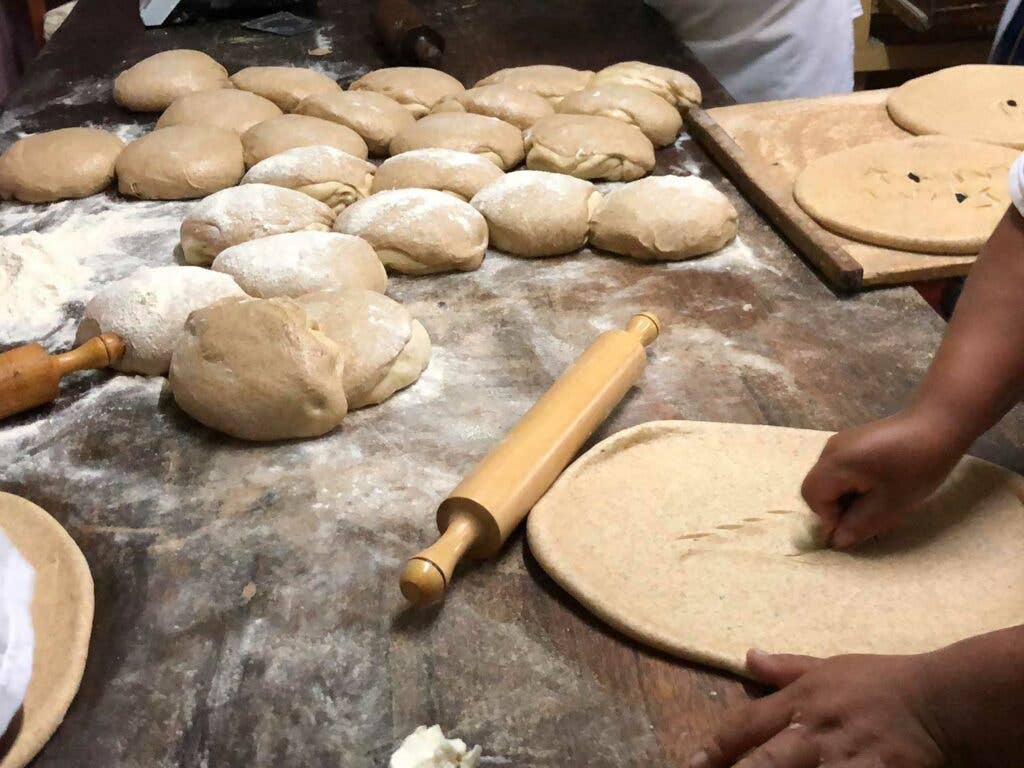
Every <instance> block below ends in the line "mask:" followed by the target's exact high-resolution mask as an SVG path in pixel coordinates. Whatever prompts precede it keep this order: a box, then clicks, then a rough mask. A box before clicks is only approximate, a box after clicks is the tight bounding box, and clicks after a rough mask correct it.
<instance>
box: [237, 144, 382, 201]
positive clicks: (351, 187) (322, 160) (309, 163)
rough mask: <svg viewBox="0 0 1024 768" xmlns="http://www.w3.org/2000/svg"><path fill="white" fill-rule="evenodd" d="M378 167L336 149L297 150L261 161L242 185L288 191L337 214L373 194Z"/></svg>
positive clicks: (298, 148) (297, 148)
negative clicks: (266, 185) (254, 184)
mask: <svg viewBox="0 0 1024 768" xmlns="http://www.w3.org/2000/svg"><path fill="white" fill-rule="evenodd" d="M376 170H377V167H376V166H375V165H374V164H373V163H368V162H367V161H366V160H360V159H359V158H358V157H355V156H353V155H350V154H349V153H348V152H342V151H341V150H340V149H335V148H334V147H326V146H322V145H314V146H311V147H295V148H294V149H288V150H285V151H284V152H282V153H280V154H278V155H271V156H270V157H268V158H267V159H266V160H260V161H259V162H258V163H256V165H254V166H253V167H252V168H250V169H249V171H248V172H247V173H246V174H245V176H244V177H243V178H242V183H243V184H253V183H257V184H273V185H274V186H277V187H288V188H289V189H295V190H298V191H299V192H303V193H305V194H307V195H309V196H310V197H314V198H316V199H317V200H319V201H320V202H322V203H326V204H327V205H329V206H330V207H331V209H332V210H333V211H334V212H335V213H339V212H340V211H343V210H344V209H345V207H346V206H348V205H351V204H352V203H354V202H355V201H356V200H360V199H362V198H364V197H366V196H367V195H368V194H370V185H371V184H372V183H373V174H374V173H375V172H376Z"/></svg>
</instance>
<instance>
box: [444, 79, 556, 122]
mask: <svg viewBox="0 0 1024 768" xmlns="http://www.w3.org/2000/svg"><path fill="white" fill-rule="evenodd" d="M433 111H434V112H472V113H473V114H475V115H486V116H487V117H496V118H498V119H499V120H504V121H505V122H506V123H511V124H512V125H514V126H515V127H516V128H518V129H519V130H521V131H525V130H526V129H527V128H529V127H530V126H531V125H533V124H534V123H536V122H537V121H538V120H540V119H541V118H542V117H547V116H548V115H553V114H554V113H555V110H554V107H552V106H551V102H549V101H548V100H547V99H545V98H544V97H543V96H540V95H538V94H536V93H534V92H533V91H525V90H523V89H522V88H516V87H515V86H514V85H508V84H505V83H495V84H494V85H481V86H479V87H477V88H470V89H469V90H468V91H463V92H462V93H457V94H455V95H454V96H448V97H447V98H444V99H442V100H441V101H439V102H438V103H437V104H435V105H434V109H433Z"/></svg>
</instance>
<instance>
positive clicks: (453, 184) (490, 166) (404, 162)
mask: <svg viewBox="0 0 1024 768" xmlns="http://www.w3.org/2000/svg"><path fill="white" fill-rule="evenodd" d="M504 175H505V174H504V171H502V170H501V169H500V168H499V167H498V166H496V165H495V164H494V163H492V162H491V161H490V160H488V159H487V158H485V157H483V156H482V155H474V154H472V153H471V152H458V151H456V150H454V149H438V148H430V149H413V150H410V151H409V152H403V153H402V154H400V155H395V156H394V157H392V158H390V159H388V160H385V161H384V162H383V163H382V164H381V166H380V168H378V169H377V174H376V176H374V177H373V186H372V187H371V188H370V193H371V194H376V193H377V192H381V191H383V190H386V189H408V188H411V187H418V188H420V189H437V190H440V191H441V192H448V193H449V194H452V195H455V196H456V197H458V198H460V199H461V200H467V201H468V200H469V199H470V198H471V197H473V195H475V194H476V193H477V192H479V191H480V190H481V189H483V188H484V187H486V186H487V185H488V184H490V183H491V182H493V181H497V180H498V179H500V178H501V177H502V176H504Z"/></svg>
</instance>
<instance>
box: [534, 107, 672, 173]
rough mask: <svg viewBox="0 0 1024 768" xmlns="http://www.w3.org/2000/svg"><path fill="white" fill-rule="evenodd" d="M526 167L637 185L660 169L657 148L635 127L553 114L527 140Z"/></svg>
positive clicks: (621, 123)
mask: <svg viewBox="0 0 1024 768" xmlns="http://www.w3.org/2000/svg"><path fill="white" fill-rule="evenodd" d="M523 139H524V141H525V143H526V167H527V168H530V169H531V170H535V171H552V172H554V173H567V174H569V175H571V176H578V177H579V178H581V179H607V180H609V181H632V180H633V179H639V178H640V177H641V176H644V175H646V174H647V173H649V172H650V171H651V170H652V169H653V168H654V145H653V144H651V140H650V139H648V138H647V137H646V136H644V134H643V131H641V130H640V129H639V128H637V127H636V126H635V125H629V124H628V123H623V122H621V121H619V120H612V119H611V118H610V117H596V116H594V115H552V116H551V117H545V118H544V119H542V120H538V121H537V124H536V125H534V126H533V128H530V129H529V130H528V131H527V132H526V134H525V135H524V136H523Z"/></svg>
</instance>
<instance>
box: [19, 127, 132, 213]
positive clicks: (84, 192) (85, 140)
mask: <svg viewBox="0 0 1024 768" xmlns="http://www.w3.org/2000/svg"><path fill="white" fill-rule="evenodd" d="M123 148H124V142H123V141H121V139H119V138H118V137H117V136H115V135H114V134H112V133H108V132H107V131H101V130H99V129H98V128H61V129H60V130H57V131H47V132H46V133H36V134H32V135H31V136H26V137H25V138H23V139H18V141H16V142H14V143H13V144H12V145H11V146H10V147H8V148H7V151H6V152H4V153H3V155H0V199H4V200H10V199H12V198H13V199H15V200H21V201H22V202H25V203H49V202H52V201H54V200H64V199H66V198H78V197H87V196H88V195H93V194H96V193H97V192H99V191H101V190H103V189H105V188H106V187H108V186H109V185H110V182H111V181H113V180H114V166H115V163H116V162H117V158H118V155H120V154H121V150H122V149H123Z"/></svg>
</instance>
